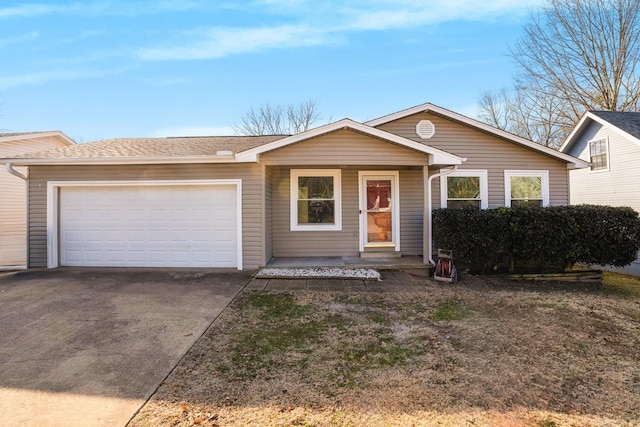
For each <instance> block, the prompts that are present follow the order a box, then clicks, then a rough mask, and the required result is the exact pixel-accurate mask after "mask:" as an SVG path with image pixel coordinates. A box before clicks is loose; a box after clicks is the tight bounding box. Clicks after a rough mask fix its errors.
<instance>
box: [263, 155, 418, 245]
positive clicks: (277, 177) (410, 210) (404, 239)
mask: <svg viewBox="0 0 640 427" xmlns="http://www.w3.org/2000/svg"><path fill="white" fill-rule="evenodd" d="M321 166H323V168H336V166H330V165H321ZM306 167H307V166H291V167H289V166H282V167H275V166H274V167H273V168H272V169H273V187H274V189H277V191H274V192H273V195H272V197H273V200H272V209H273V212H272V215H271V218H272V224H273V234H274V236H277V238H275V239H274V240H273V256H275V257H304V256H357V255H358V254H359V247H360V246H359V244H360V240H359V234H360V233H359V222H358V220H359V219H358V216H359V206H358V202H359V195H358V191H359V189H358V171H372V170H380V171H384V170H399V183H400V218H401V228H400V249H401V252H402V254H404V255H420V254H422V230H423V207H424V206H423V201H424V197H423V190H422V189H423V186H422V168H420V169H415V170H414V169H411V170H407V169H399V168H396V169H393V168H390V167H386V168H383V167H380V166H375V165H365V166H362V167H347V168H341V171H342V173H341V175H342V230H340V231H291V230H290V224H291V223H290V213H291V212H290V201H289V189H290V185H291V182H290V169H298V168H306Z"/></svg>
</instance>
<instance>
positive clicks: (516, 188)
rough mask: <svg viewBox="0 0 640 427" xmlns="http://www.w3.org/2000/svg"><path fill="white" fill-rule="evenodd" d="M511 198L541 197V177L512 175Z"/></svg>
mask: <svg viewBox="0 0 640 427" xmlns="http://www.w3.org/2000/svg"><path fill="white" fill-rule="evenodd" d="M511 198H512V199H542V177H539V176H512V177H511Z"/></svg>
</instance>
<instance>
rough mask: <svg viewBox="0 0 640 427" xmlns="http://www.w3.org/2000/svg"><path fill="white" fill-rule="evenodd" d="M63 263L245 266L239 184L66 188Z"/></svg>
mask: <svg viewBox="0 0 640 427" xmlns="http://www.w3.org/2000/svg"><path fill="white" fill-rule="evenodd" d="M59 200H60V201H59V209H60V213H59V221H60V222H59V245H60V249H59V254H60V265H64V266H112V267H128V266H135V267H238V265H239V264H238V241H237V240H238V237H237V236H238V212H237V187H236V186H235V185H175V186H171V185H161V186H154V185H151V186H126V187H119V186H106V187H61V188H60V199H59Z"/></svg>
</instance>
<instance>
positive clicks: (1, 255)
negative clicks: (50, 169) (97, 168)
mask: <svg viewBox="0 0 640 427" xmlns="http://www.w3.org/2000/svg"><path fill="white" fill-rule="evenodd" d="M0 136H2V134H0ZM60 145H62V144H60V143H59V142H58V141H56V140H55V139H52V140H47V139H45V140H43V139H21V140H19V141H5V142H2V143H0V157H10V156H16V155H20V154H24V153H28V152H32V151H40V150H46V149H49V148H54V147H58V146H60ZM15 169H16V170H17V171H19V172H20V173H23V174H26V173H27V168H21V167H16V168H15ZM0 189H2V202H1V203H0V266H9V265H25V264H26V253H27V235H26V234H27V185H26V183H25V181H24V180H22V179H20V178H18V177H16V176H13V175H11V174H10V173H9V172H8V171H7V170H6V169H5V167H4V164H0Z"/></svg>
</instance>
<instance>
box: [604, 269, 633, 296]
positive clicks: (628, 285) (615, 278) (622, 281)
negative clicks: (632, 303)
mask: <svg viewBox="0 0 640 427" xmlns="http://www.w3.org/2000/svg"><path fill="white" fill-rule="evenodd" d="M602 284H603V285H604V286H605V289H606V290H607V291H608V292H610V293H614V294H618V295H623V296H627V297H630V298H638V297H640V277H634V276H627V275H625V274H619V273H614V272H611V271H603V272H602Z"/></svg>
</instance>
